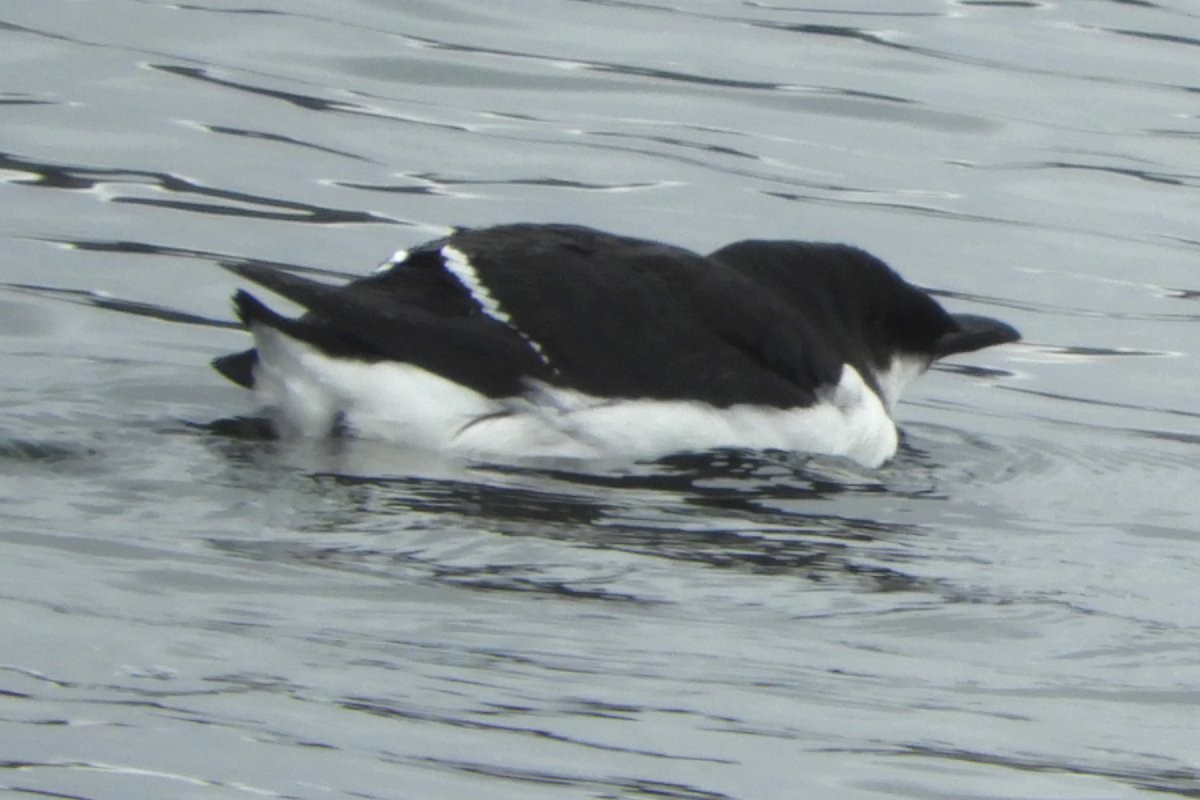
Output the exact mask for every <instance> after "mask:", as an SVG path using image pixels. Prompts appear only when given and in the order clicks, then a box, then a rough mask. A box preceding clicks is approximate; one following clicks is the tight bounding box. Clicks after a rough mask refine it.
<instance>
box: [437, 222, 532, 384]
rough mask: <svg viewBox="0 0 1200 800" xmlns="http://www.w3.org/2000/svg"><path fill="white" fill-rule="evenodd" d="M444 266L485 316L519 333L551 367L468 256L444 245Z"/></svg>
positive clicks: (450, 246) (442, 251)
mask: <svg viewBox="0 0 1200 800" xmlns="http://www.w3.org/2000/svg"><path fill="white" fill-rule="evenodd" d="M440 252H441V255H442V264H443V265H444V266H445V267H446V269H447V270H449V271H450V274H451V275H453V276H454V277H455V278H456V279H457V280H458V282H459V283H460V284H462V287H463V288H464V289H466V290H467V293H468V294H469V295H471V299H472V300H474V301H475V302H476V303H478V304H479V308H480V310H481V311H483V313H484V314H487V315H488V316H489V317H491V318H492V319H494V320H496V321H497V322H500V323H502V324H504V325H507V326H508V327H509V328H511V329H512V330H513V331H515V332H516V333H517V335H518V336H520V337H521V338H522V339H524V340H525V341H527V342H529V346H530V347H532V348H533V350H534V352H535V353H537V354H538V358H540V359H541V360H542V362H543V363H544V364H546V365H547V366H549V365H550V359H549V358H547V357H546V353H545V351H544V350H542V346H541V345H540V344H538V343H537V342H535V341H534V340H533V339H531V338H530V337H529V335H528V334H526V333H525V332H524V331H523V330H521V329H520V328H518V327H517V325H516V323H514V322H513V319H512V317H510V316H509V315H508V313H507V312H505V311H504V309H502V308H501V307H500V303H499V301H498V300H496V298H495V297H493V296H492V293H491V292H489V291H488V289H487V287H486V286H484V285H483V281H481V280H480V279H479V273H478V272H476V271H475V267H473V266H472V265H471V261H470V259H468V258H467V254H466V253H464V252H463V251H462V250H459V249H458V248H457V247H454V246H452V245H448V244H447V245H443V246H442V249H441V251H440Z"/></svg>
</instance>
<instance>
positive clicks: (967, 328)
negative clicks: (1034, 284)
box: [934, 314, 1021, 358]
mask: <svg viewBox="0 0 1200 800" xmlns="http://www.w3.org/2000/svg"><path fill="white" fill-rule="evenodd" d="M950 316H951V317H953V318H954V321H955V322H956V323H957V324H958V330H956V331H951V332H950V333H947V334H943V335H942V337H941V338H940V339H938V340H937V346H936V348H937V349H936V350H935V351H934V357H935V358H943V357H945V356H951V355H954V354H955V353H971V352H974V351H975V350H982V349H983V348H985V347H991V346H992V345H994V344H1005V343H1007V342H1015V341H1018V340H1019V339H1020V338H1021V334H1020V333H1019V332H1018V331H1017V329H1016V328H1014V327H1013V326H1012V325H1009V324H1008V323H1007V322H1001V321H1000V320H998V319H993V318H991V317H982V316H979V315H977V314H951V315H950Z"/></svg>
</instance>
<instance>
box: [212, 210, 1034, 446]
mask: <svg viewBox="0 0 1200 800" xmlns="http://www.w3.org/2000/svg"><path fill="white" fill-rule="evenodd" d="M230 269H232V270H233V271H234V272H236V273H237V274H238V275H240V276H242V277H243V278H245V279H247V280H250V281H253V282H254V283H257V284H259V285H261V286H263V287H265V288H267V289H270V290H271V291H273V292H275V293H277V294H279V295H282V296H283V297H286V298H287V299H289V300H291V301H293V302H295V303H297V304H299V305H300V306H302V307H304V308H305V309H307V313H305V314H304V315H303V316H301V317H299V318H288V317H285V316H282V315H280V314H278V313H276V312H275V311H273V310H271V309H270V308H268V307H267V306H266V305H265V304H263V303H262V302H261V301H259V300H258V299H257V298H256V297H254V296H253V295H251V294H250V293H248V292H246V291H238V292H237V294H236V295H235V297H234V304H235V306H236V309H237V313H238V316H239V317H240V318H241V320H242V322H243V323H245V325H246V327H247V328H249V330H250V332H251V333H252V334H253V336H254V344H255V347H254V348H253V349H251V350H246V351H244V352H241V353H235V354H232V355H228V356H223V357H221V358H218V359H215V360H214V361H213V365H214V366H215V367H216V369H217V370H218V371H220V372H221V373H222V374H223V375H225V376H226V377H227V378H229V379H230V380H232V381H234V382H235V383H238V384H240V385H242V386H245V387H247V388H251V389H253V390H254V392H255V394H256V395H257V397H258V399H259V401H260V402H261V403H262V404H263V405H264V406H265V407H266V408H267V409H268V410H269V412H270V417H271V420H272V424H273V426H274V428H275V429H276V431H277V432H278V433H279V434H280V435H282V436H325V435H329V434H331V433H334V432H344V433H349V434H351V435H357V436H363V437H372V438H382V439H387V440H392V441H395V442H398V443H403V444H406V445H410V446H416V447H423V448H433V449H437V450H443V451H449V452H456V453H463V454H470V455H480V456H566V457H583V458H586V457H607V456H623V457H626V456H627V457H633V458H653V457H656V456H662V455H666V454H668V453H672V452H679V451H687V450H692V451H695V450H706V449H712V448H720V447H731V448H753V449H782V450H793V451H803V452H813V453H825V454H833V455H842V456H847V457H849V458H852V459H854V460H856V461H858V462H860V463H862V464H865V465H867V466H877V465H879V464H882V463H883V462H884V461H886V460H887V459H888V458H890V457H891V456H892V455H893V454H894V453H895V451H896V445H897V433H896V427H895V423H894V422H893V420H892V416H891V415H892V411H893V409H894V407H895V405H896V400H897V398H898V397H899V394H900V391H901V390H902V389H903V388H904V386H905V385H906V384H908V383H909V382H910V381H911V380H913V379H914V378H916V377H917V376H919V375H920V374H921V373H922V372H924V371H925V370H926V369H927V368H928V367H929V365H930V364H931V363H932V362H933V361H935V360H937V359H939V358H942V357H944V356H949V355H953V354H955V353H964V352H969V351H973V350H978V349H980V348H983V347H987V346H989V345H994V344H1000V343H1003V342H1012V341H1016V340H1017V339H1018V338H1019V334H1018V333H1017V331H1016V330H1015V329H1014V328H1012V327H1011V326H1009V325H1007V324H1005V323H1003V322H1000V321H999V320H995V319H991V318H989V317H982V316H975V315H969V314H949V313H947V312H946V311H945V310H944V309H943V308H942V307H941V306H940V305H939V304H938V303H937V301H935V300H934V299H933V298H932V297H930V296H929V295H928V294H927V293H926V292H924V291H922V290H920V289H918V288H916V287H914V286H912V285H911V284H909V283H906V282H905V281H904V280H903V279H902V278H901V277H900V276H899V275H897V274H896V273H895V272H893V271H892V270H891V269H890V268H889V267H888V266H887V265H886V264H884V263H883V262H882V261H880V260H879V259H877V258H875V257H874V256H872V255H870V254H868V253H865V252H863V251H862V250H859V249H856V248H854V247H850V246H846V245H839V244H814V243H808V242H796V241H757V240H756V241H742V242H736V243H734V244H731V245H728V246H726V247H723V248H721V249H719V250H717V251H716V252H713V253H710V254H709V255H707V256H702V255H699V254H697V253H693V252H690V251H688V250H685V249H682V248H679V247H674V246H672V245H668V244H662V243H659V242H653V241H646V240H642V239H634V238H628V237H624V236H617V235H613V234H610V233H604V232H602V231H598V230H593V229H590V228H586V227H580V226H573V225H543V224H521V225H504V226H499V227H493V228H484V229H477V230H462V231H459V232H457V233H454V234H453V235H451V236H448V237H446V238H443V239H438V240H436V241H432V242H429V243H427V244H424V245H421V246H419V247H417V248H415V249H413V250H411V251H409V252H407V253H405V252H400V253H397V254H396V255H395V256H394V257H393V258H392V259H391V260H390V261H388V262H387V263H385V264H384V265H383V266H382V267H380V268H379V269H378V270H376V272H375V273H374V274H372V275H369V276H367V277H364V278H361V279H359V280H355V281H352V282H350V283H347V284H345V285H341V286H335V285H330V284H326V283H320V282H316V281H313V280H310V279H307V278H302V277H299V276H297V275H295V274H294V273H291V272H288V271H284V270H280V269H276V268H272V267H266V266H262V265H253V264H243V265H234V266H230Z"/></svg>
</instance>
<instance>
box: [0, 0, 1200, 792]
mask: <svg viewBox="0 0 1200 800" xmlns="http://www.w3.org/2000/svg"><path fill="white" fill-rule="evenodd" d="M1198 44H1200V10H1198V9H1196V8H1194V7H1193V6H1192V5H1191V4H1189V3H1186V2H1173V3H1172V2H1156V3H1128V2H1102V1H1099V0H1097V1H1096V2H1068V3H1059V4H1052V3H1042V2H1016V3H1008V2H996V3H993V2H972V1H971V0H960V1H959V2H945V1H944V0H937V1H936V2H935V1H934V0H921V1H920V2H918V1H917V0H912V1H911V2H909V1H906V2H899V3H898V2H886V3H885V2H871V0H858V1H856V2H853V3H826V4H794V3H786V2H778V3H774V2H735V0H708V1H702V0H694V1H689V2H683V3H679V4H677V5H670V4H666V3H653V2H584V1H580V0H574V1H572V0H539V1H538V2H534V0H527V1H522V0H504V2H491V1H488V2H484V0H472V1H468V0H457V1H449V0H447V1H443V2H425V1H423V0H410V1H408V2H403V3H401V2H390V1H389V0H351V1H350V2H333V0H291V1H290V2H284V0H254V2H237V1H236V0H228V1H219V0H199V2H191V3H173V2H158V1H157V0H140V1H135V0H92V1H91V2H65V0H6V2H5V3H4V5H3V8H0V75H2V76H3V78H4V80H3V81H2V85H0V208H2V209H3V214H2V215H0V554H2V556H3V557H2V558H0V603H2V608H3V613H2V614H0V789H2V790H3V791H5V792H7V793H8V794H11V795H13V796H17V797H20V796H29V797H71V798H87V799H88V800H100V799H101V798H113V799H114V800H115V799H116V798H120V799H121V800H125V799H126V798H130V797H172V798H176V797H188V798H210V797H211V798H218V797H219V798H234V797H264V796H265V797H279V798H313V799H314V800H315V799H316V798H340V797H344V798H422V799H425V798H458V797H462V798H468V797H469V798H477V797H488V798H504V797H512V798H521V800H529V799H530V798H542V797H544V798H555V800H558V799H560V798H576V797H577V798H631V799H635V798H639V799H644V800H648V799H649V798H686V799H687V800H716V799H717V798H721V799H724V798H739V799H745V800H753V799H757V798H809V797H812V798H878V797H911V798H922V799H924V800H935V799H940V798H989V799H990V798H1125V797H1146V796H1160V797H1161V796H1164V795H1165V796H1171V795H1175V796H1180V797H1198V796H1200V604H1198V603H1197V602H1196V598H1197V588H1196V587H1197V586H1198V585H1200V554H1198V548H1200V499H1198V493H1197V487H1198V486H1200V407H1198V406H1197V401H1196V398H1197V396H1198V394H1200V391H1198V390H1200V363H1198V356H1197V345H1196V342H1197V341H1200V338H1198V336H1197V329H1198V328H1197V323H1198V322H1200V307H1198V306H1197V302H1198V301H1200V272H1198V267H1197V263H1198V261H1197V259H1198V256H1200V234H1198V233H1197V228H1196V220H1197V219H1198V218H1200V216H1198V212H1200V195H1198V194H1197V188H1198V186H1200V116H1198V115H1200V110H1198V109H1200V101H1198V99H1197V97H1198V96H1197V91H1198V87H1200V84H1198V83H1197V76H1198V75H1200V48H1198V47H1197V45H1198ZM519 220H531V221H561V222H575V223H581V224H587V225H593V226H596V227H601V228H607V229H611V230H614V231H618V232H621V233H625V234H630V235H641V236H649V237H653V238H656V239H662V240H665V241H669V242H672V243H675V244H679V245H683V246H686V247H690V248H693V249H696V250H701V251H703V250H706V249H709V248H713V247H716V246H719V245H721V244H724V243H727V242H729V241H733V240H735V239H741V238H750V237H774V238H801V239H814V240H829V241H847V242H851V243H853V244H856V245H859V246H861V247H864V248H866V249H868V250H870V251H871V252H874V253H876V254H877V255H879V256H880V257H882V258H884V259H885V260H887V261H888V262H889V263H891V264H892V265H893V266H894V267H896V268H897V269H898V270H899V271H900V272H901V273H902V274H904V275H905V276H906V277H907V278H909V279H910V280H912V281H914V282H916V283H919V284H921V285H923V286H926V287H928V288H930V290H932V291H933V292H934V293H935V294H936V295H937V296H938V297H939V298H940V299H941V300H942V302H943V303H944V304H945V305H946V306H948V307H950V308H951V309H953V310H956V311H965V312H973V313H985V314H991V315H994V316H999V317H1002V318H1004V319H1006V320H1008V321H1009V322H1011V323H1013V324H1014V325H1016V326H1017V327H1018V328H1020V329H1021V330H1022V332H1023V333H1024V334H1025V340H1024V342H1022V343H1021V344H1018V345H1012V346H1006V347H1002V348H995V349H992V350H987V351H984V352H981V353H976V354H971V355H969V356H963V357H958V358H956V359H954V360H953V361H952V362H949V363H946V364H944V365H941V366H940V367H939V368H938V369H937V370H935V371H934V372H932V373H931V374H929V375H927V376H926V377H925V378H924V379H922V381H921V382H920V383H918V385H917V386H916V387H915V390H914V391H912V392H911V393H910V394H909V395H908V396H907V398H906V399H905V400H904V401H902V402H901V404H900V407H899V409H898V417H899V419H900V422H901V425H902V428H903V429H904V434H905V442H904V445H903V447H902V450H901V453H900V454H899V456H898V457H897V459H896V460H895V461H894V462H893V463H891V464H889V465H887V466H885V467H884V468H882V469H880V470H875V471H870V470H861V469H857V468H853V467H849V466H846V465H844V464H837V463H825V462H822V461H820V460H810V459H805V458H803V457H798V456H785V455H781V454H752V453H708V454H694V455H681V456H679V457H676V458H671V459H665V460H663V461H662V462H658V463H654V464H638V465H629V464H618V463H612V464H609V463H602V464H589V465H579V464H574V465H572V464H560V463H550V462H548V463H534V464H517V465H514V464H508V465H503V464H485V463H463V462H455V461H449V460H443V459H441V458H439V457H437V456H435V455H432V454H421V453H412V452H404V451H398V450H397V449H396V448H391V447H387V446H384V445H381V444H377V443H372V442H354V441H343V442H337V443H316V442H314V443H280V442H264V441H255V440H252V439H244V438H238V437H230V436H226V435H219V434H216V433H213V432H211V431H210V430H209V428H208V425H209V423H211V422H213V421H214V420H219V419H223V418H227V417H231V416H235V415H239V414H248V413H251V412H252V411H253V408H252V406H251V401H250V398H249V397H247V396H246V395H245V393H243V392H242V391H241V390H239V389H238V388H236V387H233V386H230V385H227V384H225V383H224V382H223V381H222V380H221V379H220V377H219V376H217V375H216V374H215V373H213V372H212V371H211V370H210V369H209V368H208V366H207V362H208V360H209V359H210V358H212V357H213V356H216V355H220V354H222V353H225V352H228V351H230V350H232V349H236V348H240V347H244V346H245V344H246V341H247V340H246V338H245V336H244V334H242V333H241V332H240V331H238V330H237V328H236V326H234V325H233V324H232V313H231V311H230V310H229V297H230V295H231V294H232V292H233V291H234V290H235V289H236V288H237V280H236V279H235V277H234V276H233V275H231V274H229V273H227V272H226V271H224V270H222V269H220V265H221V264H223V263H240V262H246V261H264V262H269V263H274V264H280V265H286V266H289V267H293V268H298V269H307V270H313V271H316V274H318V275H322V274H323V275H329V276H331V277H334V276H337V275H358V274H363V273H366V272H368V271H369V270H370V269H371V268H372V267H373V266H374V265H375V264H378V263H379V262H380V261H382V260H384V259H385V258H387V257H388V256H389V255H390V254H391V253H392V252H393V251H395V250H396V249H397V248H402V247H409V246H412V245H415V244H418V243H420V242H422V241H425V240H427V239H430V238H433V237H435V236H438V235H441V234H443V233H445V232H446V231H447V230H449V229H450V228H451V227H453V226H457V225H483V224H491V223H499V222H511V221H519Z"/></svg>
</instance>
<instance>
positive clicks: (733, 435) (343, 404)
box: [252, 325, 897, 467]
mask: <svg viewBox="0 0 1200 800" xmlns="http://www.w3.org/2000/svg"><path fill="white" fill-rule="evenodd" d="M252 332H253V334H254V339H255V344H256V346H257V347H258V353H259V363H258V366H257V367H256V368H255V373H254V377H255V392H256V395H257V396H258V399H259V401H260V402H261V403H263V404H264V405H265V406H267V407H268V408H269V409H270V411H271V413H272V415H273V419H274V421H275V424H276V426H277V428H278V430H279V432H280V434H281V435H284V436H300V437H320V436H326V435H329V434H330V433H331V432H332V431H333V430H334V428H335V426H336V425H337V424H338V423H339V422H340V423H341V425H342V426H343V427H344V428H345V429H346V430H347V432H348V433H351V434H353V435H356V436H361V437H365V438H371V439H381V440H386V441H392V442H396V443H399V444H403V445H405V446H410V447H417V448H422V449H427V450H436V451H440V452H447V453H457V454H460V455H476V456H501V457H566V458H596V457H603V458H609V457H615V458H637V459H646V458H656V457H659V456H663V455H667V454H669V453H677V452H684V451H698V450H708V449H712V448H719V447H735V448H750V449H780V450H791V451H796V452H809V453H823V454H828V455H840V456H845V457H847V458H851V459H853V460H855V461H857V462H859V463H861V464H865V465H866V466H869V467H876V466H879V465H880V464H882V463H883V462H884V461H886V460H887V459H888V458H890V457H891V456H892V455H893V454H894V453H895V452H896V444H897V435H896V427H895V425H894V424H893V422H892V420H891V417H889V416H888V412H887V409H886V408H885V407H884V404H883V402H882V401H881V400H880V399H879V397H878V396H877V395H876V394H875V393H874V392H873V391H871V390H870V388H869V387H868V386H867V385H866V383H864V382H863V379H862V376H860V375H859V374H858V372H857V371H855V370H854V369H853V368H852V367H850V366H848V365H847V366H844V367H843V369H842V376H841V379H840V381H839V382H838V385H837V386H836V387H831V388H830V389H829V390H828V391H827V392H826V393H825V396H824V397H823V398H822V400H821V401H820V402H818V403H817V404H815V405H813V406H811V407H806V408H795V409H779V408H767V407H763V406H753V405H749V404H742V405H735V406H731V407H729V408H714V407H713V406H709V405H706V404H704V403H699V402H693V401H686V400H671V401H664V400H611V399H603V398H596V397H591V396H589V395H585V394H582V393H579V392H575V391H571V390H568V389H559V388H556V387H551V386H548V385H544V384H543V385H538V386H537V387H535V389H534V390H533V391H531V392H529V393H528V394H526V395H525V396H524V397H520V398H510V399H507V400H503V401H501V400H493V399H490V398H488V397H485V396H483V395H481V394H479V393H478V392H475V391H473V390H471V389H468V388H466V387H464V386H461V385H459V384H456V383H453V382H452V381H449V380H447V379H445V378H442V377H440V376H438V375H434V374H433V373H430V372H427V371H425V370H423V369H420V368H419V367H415V366H413V365H411V364H403V363H397V362H376V363H367V362H362V361H353V360H347V359H336V358H331V357H329V356H327V355H325V354H323V353H321V352H320V351H318V350H317V349H316V348H314V347H312V346H310V345H307V344H305V343H303V342H300V341H297V340H295V339H292V338H291V337H288V336H286V335H285V334H283V333H280V332H279V331H277V330H275V329H273V328H268V327H266V326H263V325H254V326H253V328H252Z"/></svg>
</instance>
